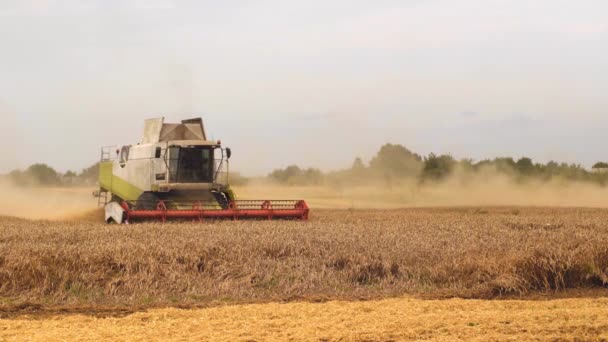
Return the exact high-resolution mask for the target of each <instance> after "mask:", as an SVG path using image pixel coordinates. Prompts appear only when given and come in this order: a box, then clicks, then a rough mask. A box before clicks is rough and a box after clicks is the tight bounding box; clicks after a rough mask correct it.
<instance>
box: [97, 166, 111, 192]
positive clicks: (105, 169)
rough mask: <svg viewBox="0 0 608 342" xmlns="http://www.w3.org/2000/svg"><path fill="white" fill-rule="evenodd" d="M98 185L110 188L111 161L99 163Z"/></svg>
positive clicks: (104, 188) (109, 189) (108, 189)
mask: <svg viewBox="0 0 608 342" xmlns="http://www.w3.org/2000/svg"><path fill="white" fill-rule="evenodd" d="M99 187H100V188H102V189H103V190H107V191H111V189H112V162H101V163H99Z"/></svg>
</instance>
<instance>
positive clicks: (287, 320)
mask: <svg viewBox="0 0 608 342" xmlns="http://www.w3.org/2000/svg"><path fill="white" fill-rule="evenodd" d="M606 316H608V300H607V299H566V300H551V301H518V300H506V301H482V300H462V299H451V300H439V301H437V300H417V299H389V300H382V301H370V302H329V303H323V304H313V303H288V304H277V303H271V304H256V305H235V306H225V307H217V308H210V309H202V310H179V309H162V310H150V311H149V312H140V313H136V314H133V315H130V316H127V317H122V318H95V317H91V316H82V315H75V316H63V317H56V318H53V319H44V320H31V319H29V318H27V317H22V318H20V319H10V320H3V321H0V340H4V339H7V340H13V339H14V340H28V341H65V340H78V341H99V340H121V341H153V340H159V341H167V340H197V341H290V340H298V341H302V340H304V341H403V340H421V339H422V340H431V339H432V340H439V341H455V340H465V341H472V340H480V341H488V340H490V341H506V340H509V341H512V340H514V339H517V340H536V341H539V340H549V341H565V340H578V341H595V340H597V341H605V340H606V339H607V338H608V323H607V322H606V320H605V317H606Z"/></svg>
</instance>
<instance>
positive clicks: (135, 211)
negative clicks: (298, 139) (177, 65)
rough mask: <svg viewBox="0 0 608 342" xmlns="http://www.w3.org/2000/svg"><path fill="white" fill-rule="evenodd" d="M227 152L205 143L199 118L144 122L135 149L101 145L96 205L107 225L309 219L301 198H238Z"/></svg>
mask: <svg viewBox="0 0 608 342" xmlns="http://www.w3.org/2000/svg"><path fill="white" fill-rule="evenodd" d="M231 155H232V151H231V150H230V148H224V147H222V143H221V141H219V140H218V141H210V140H208V139H207V134H206V132H205V126H204V125H203V120H202V119H200V118H196V119H189V120H184V121H182V122H181V123H178V124H170V123H165V122H164V118H158V119H150V120H146V122H145V127H144V136H143V139H142V140H141V142H140V143H138V144H137V145H127V146H122V147H116V146H111V147H104V148H102V150H101V162H100V164H99V187H100V189H99V191H98V192H96V196H98V197H99V204H100V205H105V212H106V215H105V219H106V222H116V223H128V222H129V221H131V220H133V219H146V218H148V219H149V218H156V219H160V220H162V221H163V222H164V221H166V220H167V219H195V220H199V221H203V220H205V219H222V218H224V219H234V220H236V219H242V218H258V219H273V218H291V219H302V220H306V219H308V211H309V209H308V206H307V205H306V202H304V201H302V200H297V201H292V200H279V201H276V200H275V201H271V200H237V199H236V195H235V193H234V191H233V190H232V189H231V187H230V183H229V171H230V167H229V166H230V157H231Z"/></svg>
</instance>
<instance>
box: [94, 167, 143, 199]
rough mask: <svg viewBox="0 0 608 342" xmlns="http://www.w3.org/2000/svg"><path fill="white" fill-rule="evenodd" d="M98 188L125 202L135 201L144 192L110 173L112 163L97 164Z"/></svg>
mask: <svg viewBox="0 0 608 342" xmlns="http://www.w3.org/2000/svg"><path fill="white" fill-rule="evenodd" d="M99 186H100V187H101V188H102V189H105V190H107V191H109V192H111V193H112V194H114V195H116V196H118V197H120V198H122V199H123V200H126V201H135V200H136V199H138V198H139V196H140V195H141V194H142V193H143V192H144V191H143V190H141V189H140V188H138V187H136V186H135V185H133V184H131V183H129V182H127V181H126V180H124V179H122V178H120V177H116V176H114V175H113V173H112V162H102V163H100V164H99Z"/></svg>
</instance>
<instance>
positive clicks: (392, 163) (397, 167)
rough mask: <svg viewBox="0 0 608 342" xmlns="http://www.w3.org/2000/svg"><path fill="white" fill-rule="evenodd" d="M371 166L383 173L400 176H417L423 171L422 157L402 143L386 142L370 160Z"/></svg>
mask: <svg viewBox="0 0 608 342" xmlns="http://www.w3.org/2000/svg"><path fill="white" fill-rule="evenodd" d="M369 165H370V168H372V169H373V170H375V171H380V172H381V173H382V174H385V175H386V174H388V175H389V176H393V175H394V176H398V177H416V176H418V175H419V174H420V171H422V168H423V167H424V163H423V162H422V158H421V157H420V156H419V155H417V154H415V153H413V152H412V151H410V150H408V149H407V148H405V147H403V146H401V145H393V144H386V145H384V146H382V147H381V148H380V151H378V154H377V155H376V156H375V157H374V158H373V159H372V160H371V161H370V163H369Z"/></svg>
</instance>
